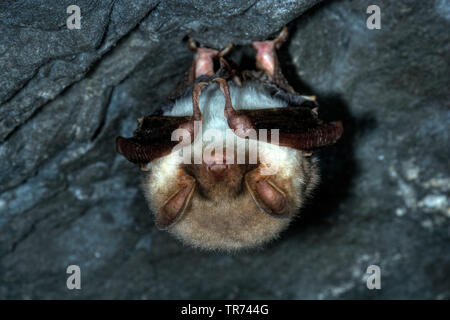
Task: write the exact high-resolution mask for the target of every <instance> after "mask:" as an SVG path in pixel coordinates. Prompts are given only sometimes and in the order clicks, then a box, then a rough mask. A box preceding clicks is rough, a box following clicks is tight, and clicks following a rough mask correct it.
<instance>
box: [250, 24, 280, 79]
mask: <svg viewBox="0 0 450 320" xmlns="http://www.w3.org/2000/svg"><path fill="white" fill-rule="evenodd" d="M287 35H288V30H287V27H286V26H285V27H283V29H282V30H281V32H280V34H279V35H278V37H276V38H275V39H274V40H268V41H255V42H252V47H253V48H254V49H255V50H256V67H257V68H258V69H259V70H262V71H264V72H265V73H266V74H267V75H268V76H269V78H270V79H273V78H275V76H276V73H277V68H278V59H277V53H276V50H277V49H279V48H280V47H281V45H282V44H283V42H284V40H286V37H287Z"/></svg>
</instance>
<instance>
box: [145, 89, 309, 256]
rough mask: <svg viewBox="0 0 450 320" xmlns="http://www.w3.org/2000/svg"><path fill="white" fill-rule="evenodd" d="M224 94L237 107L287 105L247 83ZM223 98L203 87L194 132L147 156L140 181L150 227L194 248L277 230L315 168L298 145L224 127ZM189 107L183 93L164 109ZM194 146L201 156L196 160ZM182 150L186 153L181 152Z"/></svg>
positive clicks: (234, 244) (264, 236)
mask: <svg viewBox="0 0 450 320" xmlns="http://www.w3.org/2000/svg"><path fill="white" fill-rule="evenodd" d="M231 99H232V104H233V105H234V106H236V107H235V108H236V109H238V106H239V109H247V110H255V112H256V111H257V110H258V109H265V108H268V107H273V108H282V107H285V106H286V104H285V103H284V102H283V101H281V100H278V99H274V98H272V97H270V95H269V94H268V93H267V92H265V91H264V90H263V89H262V88H258V87H255V86H253V85H247V86H244V87H232V88H231ZM224 105H225V99H224V96H223V94H222V92H221V91H220V90H219V88H218V86H217V84H215V85H211V86H210V87H208V89H207V90H205V92H203V93H202V95H201V98H200V104H199V106H200V109H201V112H202V115H203V119H202V121H201V133H200V134H201V135H200V134H199V135H197V136H196V139H195V141H194V142H193V143H192V144H191V145H188V146H185V147H184V148H183V149H181V150H178V151H174V152H172V153H170V154H169V155H167V156H164V157H161V158H159V159H157V160H155V161H153V162H152V163H151V166H150V167H151V169H150V171H149V172H148V173H147V174H146V175H145V177H144V181H143V186H144V190H145V194H146V198H147V199H148V202H149V204H150V207H151V209H152V211H153V212H154V213H155V218H156V223H157V226H159V227H160V228H165V229H168V230H170V232H172V233H173V234H175V235H176V236H177V237H179V238H181V239H183V240H184V241H185V242H188V243H189V244H192V245H194V246H197V247H202V248H208V249H228V250H233V249H239V248H242V247H250V246H256V245H259V244H261V243H264V242H266V241H268V240H271V239H273V238H274V237H276V236H277V235H278V234H279V232H280V231H281V230H283V229H284V228H285V227H286V226H287V225H288V224H289V221H290V220H291V219H292V217H294V216H295V214H296V213H297V212H298V209H299V208H300V206H301V205H302V203H303V200H304V198H305V197H306V195H307V193H308V192H309V191H311V190H312V188H313V186H314V185H315V184H316V181H317V172H316V171H317V169H316V166H315V163H314V161H313V159H312V158H311V157H305V156H304V154H303V152H302V151H299V150H295V149H292V148H288V147H280V146H277V145H275V144H270V143H266V142H262V141H258V140H253V141H252V140H248V139H243V138H241V137H239V136H237V135H235V134H233V133H231V132H230V131H231V130H230V128H229V126H228V123H227V119H226V117H225V115H224ZM192 108H193V107H192V102H191V100H190V99H189V98H184V99H182V100H179V101H177V102H176V104H175V107H174V108H173V110H172V111H171V112H169V113H166V114H165V115H167V116H185V115H188V113H191V114H192V111H191V110H192ZM227 131H228V140H227V139H226V137H227ZM212 137H213V138H212ZM213 142H214V143H213ZM230 142H231V143H230ZM195 150H201V155H202V157H201V158H202V159H201V162H200V161H197V162H200V163H197V164H195V163H194V162H195V159H194V155H193V154H194V153H195ZM255 151H256V154H253V157H252V155H251V153H254V152H255ZM185 152H187V153H188V154H189V153H190V154H191V156H187V157H186V158H183V154H184V153H185ZM239 160H241V161H239ZM252 160H253V161H252ZM238 162H240V163H238ZM242 162H244V163H242Z"/></svg>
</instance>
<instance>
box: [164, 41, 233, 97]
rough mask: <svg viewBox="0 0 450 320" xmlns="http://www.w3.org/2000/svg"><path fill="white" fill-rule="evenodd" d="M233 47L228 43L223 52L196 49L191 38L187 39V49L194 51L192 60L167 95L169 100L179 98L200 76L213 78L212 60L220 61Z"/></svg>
mask: <svg viewBox="0 0 450 320" xmlns="http://www.w3.org/2000/svg"><path fill="white" fill-rule="evenodd" d="M232 48H233V45H232V44H231V43H230V44H229V45H228V46H227V47H226V48H225V49H223V50H216V49H211V48H205V47H198V46H197V44H196V43H195V40H194V39H193V38H189V49H190V50H191V51H194V52H195V54H194V58H193V59H192V64H191V67H190V68H189V70H188V71H187V72H186V74H185V76H184V79H183V81H182V82H181V83H180V84H179V85H178V87H177V88H176V89H175V90H174V92H172V94H170V95H169V98H170V99H174V98H176V97H177V96H179V95H180V94H181V93H183V92H184V90H185V89H186V88H187V87H190V86H192V85H193V84H194V82H195V80H196V79H198V78H199V77H201V76H206V77H209V76H213V75H214V73H215V71H214V60H217V59H218V60H221V58H222V57H224V56H225V55H227V54H228V53H229V52H230V51H231V49H232Z"/></svg>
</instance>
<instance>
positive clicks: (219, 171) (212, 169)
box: [204, 164, 230, 180]
mask: <svg viewBox="0 0 450 320" xmlns="http://www.w3.org/2000/svg"><path fill="white" fill-rule="evenodd" d="M204 166H205V168H206V172H207V174H208V175H210V176H211V177H213V178H215V179H216V180H220V179H221V178H223V177H225V176H226V175H227V174H228V172H229V171H230V166H229V165H227V164H211V165H207V164H204Z"/></svg>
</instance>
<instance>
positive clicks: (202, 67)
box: [189, 38, 233, 79]
mask: <svg viewBox="0 0 450 320" xmlns="http://www.w3.org/2000/svg"><path fill="white" fill-rule="evenodd" d="M232 48H233V45H232V44H231V43H230V44H229V45H228V46H227V47H226V48H225V49H223V50H221V51H219V50H216V49H211V48H204V47H197V45H196V44H195V41H194V39H192V38H190V39H189V49H191V50H192V51H194V52H195V55H194V60H193V61H192V67H191V68H192V70H191V72H192V73H193V74H192V76H193V77H194V79H197V78H199V77H201V76H203V75H205V76H212V75H214V59H220V58H222V57H224V56H225V55H226V54H228V52H230V50H231V49H232Z"/></svg>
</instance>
